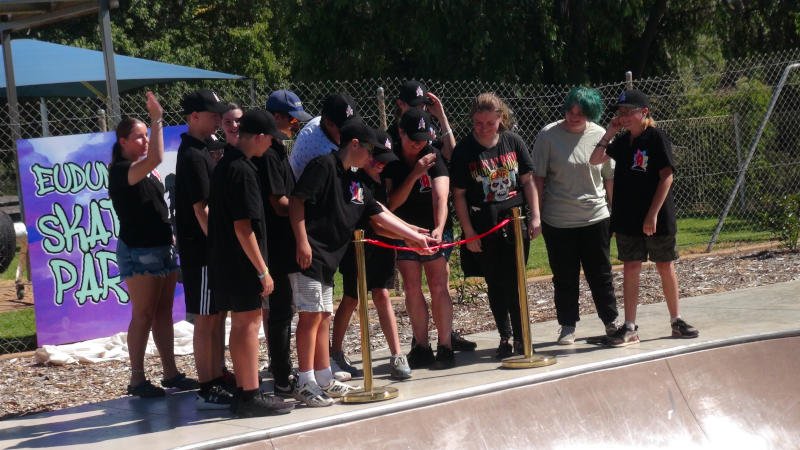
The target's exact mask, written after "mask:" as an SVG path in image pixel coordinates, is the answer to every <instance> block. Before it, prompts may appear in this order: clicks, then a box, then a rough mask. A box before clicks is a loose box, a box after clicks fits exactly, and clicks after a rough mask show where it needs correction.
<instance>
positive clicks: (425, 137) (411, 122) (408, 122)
mask: <svg viewBox="0 0 800 450" xmlns="http://www.w3.org/2000/svg"><path fill="white" fill-rule="evenodd" d="M399 128H400V129H401V130H403V131H404V132H405V133H406V134H407V135H408V137H409V138H410V139H411V140H412V141H429V140H430V139H431V133H430V128H431V115H430V114H428V113H427V112H426V111H423V110H421V109H417V108H411V109H409V110H408V111H406V112H405V113H403V116H402V117H400V126H399Z"/></svg>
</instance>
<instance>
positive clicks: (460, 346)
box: [450, 330, 478, 352]
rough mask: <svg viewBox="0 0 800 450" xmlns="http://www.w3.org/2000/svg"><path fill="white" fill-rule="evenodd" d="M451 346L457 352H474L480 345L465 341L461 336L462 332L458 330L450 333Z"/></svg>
mask: <svg viewBox="0 0 800 450" xmlns="http://www.w3.org/2000/svg"><path fill="white" fill-rule="evenodd" d="M450 346H451V347H453V350H454V351H457V352H473V351H475V349H476V348H477V347H478V344H476V343H475V342H472V341H468V340H466V339H464V337H463V336H461V330H458V331H453V332H452V333H450Z"/></svg>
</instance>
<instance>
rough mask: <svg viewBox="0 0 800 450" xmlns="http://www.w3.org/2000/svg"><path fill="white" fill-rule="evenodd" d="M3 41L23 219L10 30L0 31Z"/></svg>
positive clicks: (18, 118)
mask: <svg viewBox="0 0 800 450" xmlns="http://www.w3.org/2000/svg"><path fill="white" fill-rule="evenodd" d="M0 40H2V41H3V42H2V43H3V68H4V69H5V71H6V98H7V99H8V120H9V122H10V123H9V126H10V128H11V142H12V145H13V146H14V155H15V156H16V157H15V158H14V167H15V170H16V172H15V175H16V177H17V196H18V197H19V211H20V213H21V214H22V220H23V221H24V220H25V205H24V204H23V201H22V183H21V180H20V178H21V177H20V176H19V155H18V154H17V151H18V149H17V141H18V140H20V139H22V124H21V120H20V117H19V100H18V99H17V82H16V80H15V78H14V57H13V54H12V51H11V30H3V31H1V32H0Z"/></svg>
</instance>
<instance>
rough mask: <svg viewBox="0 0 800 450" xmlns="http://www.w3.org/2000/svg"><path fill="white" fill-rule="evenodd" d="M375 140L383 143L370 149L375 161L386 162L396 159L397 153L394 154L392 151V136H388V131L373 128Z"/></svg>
mask: <svg viewBox="0 0 800 450" xmlns="http://www.w3.org/2000/svg"><path fill="white" fill-rule="evenodd" d="M375 140H377V141H378V143H381V142H382V143H383V147H377V146H376V147H375V148H374V149H373V150H372V158H373V159H375V161H378V162H382V163H384V164H388V163H390V162H392V161H398V160H399V158H397V155H395V154H394V152H393V151H392V138H391V136H389V133H387V132H385V131H383V130H380V129H376V130H375Z"/></svg>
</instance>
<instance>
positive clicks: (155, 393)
mask: <svg viewBox="0 0 800 450" xmlns="http://www.w3.org/2000/svg"><path fill="white" fill-rule="evenodd" d="M165 394H166V392H165V391H164V389H161V388H160V387H156V386H153V383H151V382H150V380H144V381H142V382H141V383H139V384H137V385H136V386H131V385H128V395H133V396H136V397H141V398H155V397H163V396H164V395H165Z"/></svg>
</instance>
